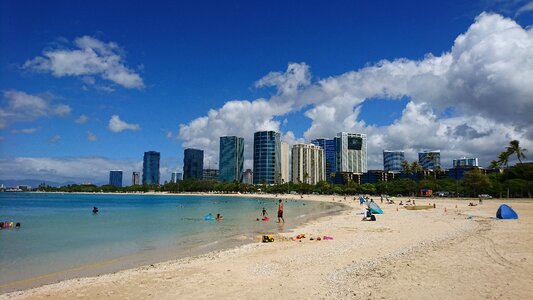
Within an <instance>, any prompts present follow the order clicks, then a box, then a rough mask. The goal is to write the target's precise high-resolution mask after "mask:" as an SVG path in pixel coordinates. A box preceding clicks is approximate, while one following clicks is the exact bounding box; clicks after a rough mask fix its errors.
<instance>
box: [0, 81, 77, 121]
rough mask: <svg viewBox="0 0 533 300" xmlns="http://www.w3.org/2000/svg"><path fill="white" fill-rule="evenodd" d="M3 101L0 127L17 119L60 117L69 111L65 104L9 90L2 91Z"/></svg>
mask: <svg viewBox="0 0 533 300" xmlns="http://www.w3.org/2000/svg"><path fill="white" fill-rule="evenodd" d="M3 96H4V97H3V98H4V103H3V104H2V107H1V108H0V128H5V127H7V126H8V125H9V124H10V123H13V122H17V121H34V120H36V119H39V118H44V117H55V116H58V117H62V116H65V115H67V114H69V113H70V111H71V108H70V106H68V105H65V104H52V103H51V102H50V101H48V100H45V99H44V98H43V97H40V96H35V95H30V94H27V93H25V92H23V91H17V90H10V91H5V92H4V93H3Z"/></svg>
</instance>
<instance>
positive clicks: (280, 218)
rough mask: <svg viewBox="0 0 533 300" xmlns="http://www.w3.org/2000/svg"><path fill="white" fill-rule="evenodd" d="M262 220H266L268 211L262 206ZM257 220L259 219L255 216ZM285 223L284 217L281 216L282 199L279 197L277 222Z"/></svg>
mask: <svg viewBox="0 0 533 300" xmlns="http://www.w3.org/2000/svg"><path fill="white" fill-rule="evenodd" d="M261 216H262V220H263V221H266V220H268V212H267V210H266V208H264V207H263V210H262V211H261ZM257 221H259V218H257ZM280 222H283V223H285V219H284V218H283V201H282V200H281V199H279V200H278V222H277V223H280Z"/></svg>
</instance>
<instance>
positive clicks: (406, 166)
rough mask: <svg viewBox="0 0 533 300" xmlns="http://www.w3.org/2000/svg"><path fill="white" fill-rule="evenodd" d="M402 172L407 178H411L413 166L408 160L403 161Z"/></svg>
mask: <svg viewBox="0 0 533 300" xmlns="http://www.w3.org/2000/svg"><path fill="white" fill-rule="evenodd" d="M402 171H403V173H404V174H405V175H407V176H409V174H411V165H410V164H409V162H408V161H406V160H404V161H402Z"/></svg>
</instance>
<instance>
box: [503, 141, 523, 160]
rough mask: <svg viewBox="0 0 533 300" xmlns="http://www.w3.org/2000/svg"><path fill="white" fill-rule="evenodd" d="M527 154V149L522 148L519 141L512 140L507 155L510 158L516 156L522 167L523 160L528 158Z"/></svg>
mask: <svg viewBox="0 0 533 300" xmlns="http://www.w3.org/2000/svg"><path fill="white" fill-rule="evenodd" d="M526 152H527V149H524V148H522V147H520V142H519V141H518V140H512V141H510V142H509V146H508V147H507V153H508V154H509V156H511V155H513V154H516V158H518V161H519V162H520V164H521V165H522V164H523V163H522V158H524V159H525V158H526V155H525V153H526Z"/></svg>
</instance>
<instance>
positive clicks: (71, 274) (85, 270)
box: [0, 192, 349, 295]
mask: <svg viewBox="0 0 533 300" xmlns="http://www.w3.org/2000/svg"><path fill="white" fill-rule="evenodd" d="M31 193H43V194H44V193H45V192H31ZM46 193H48V192H46ZM49 194H80V195H94V194H95V193H83V192H81V193H64V192H51V193H49ZM96 194H105V195H114V194H117V195H132V194H130V193H96ZM136 195H144V196H155V195H156V196H187V197H190V196H195V197H217V196H227V197H229V198H231V197H239V198H249V199H254V198H260V199H265V200H272V201H275V200H277V199H279V197H278V198H276V197H274V196H275V195H269V194H211V193H190V194H167V193H143V194H140V193H139V194H136ZM283 199H284V200H303V201H313V200H309V199H296V198H294V199H291V198H283ZM320 202H324V201H320ZM331 204H333V205H334V206H336V207H337V208H336V209H334V210H333V211H328V212H320V213H318V214H317V218H315V219H313V218H310V217H308V218H306V219H304V221H295V222H294V223H293V225H291V226H288V227H286V228H284V229H282V230H283V231H282V232H279V233H275V234H274V235H277V236H279V235H280V234H283V233H287V232H291V231H294V230H296V229H297V228H298V227H301V226H304V225H305V224H306V223H309V222H310V221H313V220H317V219H320V218H324V217H329V216H333V215H336V214H339V213H342V212H343V211H346V210H348V209H349V207H348V206H346V205H344V204H342V203H337V202H331ZM258 234H259V233H256V234H254V235H253V236H250V237H247V238H246V239H238V238H237V237H239V235H237V236H232V237H229V238H226V239H224V240H221V241H216V243H208V244H201V245H196V246H193V247H192V248H190V249H187V250H185V251H183V252H180V253H171V252H173V251H174V248H168V249H167V248H165V249H157V250H153V251H152V252H150V253H136V254H127V255H123V256H118V257H114V258H110V259H106V260H103V261H96V262H93V263H85V264H81V265H76V266H72V267H69V268H67V269H64V270H59V271H53V272H50V273H45V274H39V275H36V276H32V277H29V278H23V279H18V280H15V281H11V282H7V283H3V284H0V295H3V294H9V293H13V292H21V291H25V290H30V289H34V288H39V287H42V286H46V285H50V284H56V283H59V282H63V281H68V280H77V279H80V278H88V277H94V276H97V277H99V276H102V275H106V274H114V273H117V272H121V271H125V270H131V269H136V268H142V267H146V266H150V265H155V264H160V263H165V262H172V261H181V260H184V259H192V258H195V257H202V256H204V255H208V254H210V253H216V252H220V251H226V250H232V249H236V248H239V247H242V246H246V245H249V244H254V243H257V242H258V241H260V235H258ZM240 237H242V236H240Z"/></svg>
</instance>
